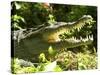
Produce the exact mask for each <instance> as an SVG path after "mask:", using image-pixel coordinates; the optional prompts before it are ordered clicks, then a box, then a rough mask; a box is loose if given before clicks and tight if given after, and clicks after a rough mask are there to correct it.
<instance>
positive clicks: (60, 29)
mask: <svg viewBox="0 0 100 75" xmlns="http://www.w3.org/2000/svg"><path fill="white" fill-rule="evenodd" d="M92 20H93V18H92V17H91V16H89V15H85V16H83V17H82V18H80V19H79V20H77V21H76V22H73V23H65V22H57V23H55V24H54V25H53V26H42V27H38V28H35V29H34V28H33V29H30V30H27V29H22V30H18V31H15V32H14V35H13V37H12V38H13V39H14V56H15V57H18V58H22V59H26V60H33V58H34V57H35V55H38V54H40V53H42V52H47V50H48V48H49V46H52V47H53V49H54V50H58V51H59V50H61V49H64V48H73V47H77V46H81V45H84V44H90V43H91V42H92V41H93V36H89V38H86V39H83V38H82V39H78V40H76V39H75V38H68V39H65V40H62V39H60V38H59V35H60V34H62V33H64V32H69V31H70V30H73V29H78V30H79V29H81V27H83V26H84V25H86V23H90V22H91V21H92Z"/></svg>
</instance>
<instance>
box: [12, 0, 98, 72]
mask: <svg viewBox="0 0 100 75" xmlns="http://www.w3.org/2000/svg"><path fill="white" fill-rule="evenodd" d="M11 6H12V9H11V30H19V29H23V28H34V27H37V26H39V25H42V24H45V23H50V24H51V25H52V24H53V23H54V22H55V21H57V22H73V21H76V20H78V19H79V18H80V17H82V16H83V15H91V16H92V17H93V19H94V21H95V23H93V24H90V25H87V26H85V27H83V28H82V30H81V31H80V32H77V30H76V31H75V32H74V33H73V35H74V36H76V37H77V38H78V36H79V35H81V36H82V37H86V35H89V34H90V35H92V34H93V38H94V42H93V43H92V44H90V45H84V46H79V47H76V48H70V49H67V50H61V51H59V52H56V51H55V50H53V48H52V47H50V48H49V49H48V53H49V55H48V57H46V56H45V53H41V54H40V55H39V58H38V61H39V62H38V63H37V64H35V63H32V65H31V66H25V65H24V66H21V65H20V64H19V61H20V59H18V58H12V65H11V69H12V73H33V72H47V71H67V70H87V69H96V68H97V54H96V51H97V22H96V21H97V15H96V14H97V8H96V7H95V6H81V5H64V4H49V3H31V2H18V1H17V2H12V3H11ZM68 35H70V33H69V34H66V33H64V34H62V35H61V38H62V39H65V38H67V36H68ZM30 63H31V62H30ZM51 66H53V67H52V68H51V69H50V67H51ZM48 67H49V68H48Z"/></svg>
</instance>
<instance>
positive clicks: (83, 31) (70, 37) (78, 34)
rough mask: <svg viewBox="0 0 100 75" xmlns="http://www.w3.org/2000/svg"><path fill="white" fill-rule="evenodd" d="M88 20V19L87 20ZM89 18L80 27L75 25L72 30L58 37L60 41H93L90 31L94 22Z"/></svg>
mask: <svg viewBox="0 0 100 75" xmlns="http://www.w3.org/2000/svg"><path fill="white" fill-rule="evenodd" d="M89 18H90V19H89ZM89 18H88V19H87V20H86V19H85V22H83V23H80V24H81V25H75V26H73V28H71V29H70V30H68V31H67V32H66V33H64V34H61V35H59V37H60V38H61V39H62V40H66V41H69V42H86V41H93V34H92V31H91V27H92V24H93V23H94V22H95V21H93V19H92V18H91V17H90V16H89Z"/></svg>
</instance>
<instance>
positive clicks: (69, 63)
mask: <svg viewBox="0 0 100 75" xmlns="http://www.w3.org/2000/svg"><path fill="white" fill-rule="evenodd" d="M52 50H53V49H52ZM48 53H49V52H48ZM49 55H51V53H49ZM38 60H39V63H32V62H29V61H24V60H22V59H18V58H13V59H12V65H11V68H12V73H35V72H51V71H53V72H61V71H68V70H89V69H96V68H97V57H96V54H94V55H93V54H91V53H89V52H86V53H82V52H79V53H76V54H75V53H74V52H72V51H62V52H59V53H56V54H55V55H54V56H53V57H52V58H51V59H48V58H46V56H45V54H44V53H41V54H40V55H39V58H38Z"/></svg>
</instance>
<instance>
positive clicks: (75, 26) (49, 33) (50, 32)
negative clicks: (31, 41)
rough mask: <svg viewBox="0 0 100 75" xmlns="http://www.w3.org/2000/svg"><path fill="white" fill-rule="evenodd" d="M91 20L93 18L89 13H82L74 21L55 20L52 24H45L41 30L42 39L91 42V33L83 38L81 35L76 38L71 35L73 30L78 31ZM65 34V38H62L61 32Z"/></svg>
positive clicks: (52, 41) (49, 41)
mask: <svg viewBox="0 0 100 75" xmlns="http://www.w3.org/2000/svg"><path fill="white" fill-rule="evenodd" d="M92 22H93V18H92V17H91V16H90V15H84V16H83V17H81V18H80V19H78V20H77V21H75V22H71V23H70V22H69V23H65V22H57V23H55V24H54V25H53V26H47V27H46V28H45V30H43V32H42V33H44V34H43V39H44V40H45V41H47V42H48V43H55V42H59V41H61V40H64V41H66V42H67V44H68V43H69V44H75V43H82V42H83V43H84V42H86V43H87V44H88V43H91V42H92V41H93V35H91V36H90V35H86V36H85V37H84V38H82V36H78V38H77V37H76V36H75V35H73V34H75V31H78V32H79V31H80V30H81V29H82V28H83V27H84V26H86V25H89V24H90V23H92ZM63 33H65V34H66V39H62V34H63Z"/></svg>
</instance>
